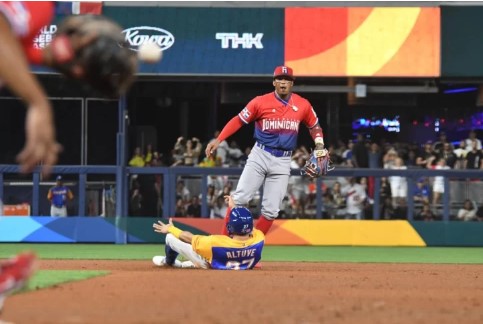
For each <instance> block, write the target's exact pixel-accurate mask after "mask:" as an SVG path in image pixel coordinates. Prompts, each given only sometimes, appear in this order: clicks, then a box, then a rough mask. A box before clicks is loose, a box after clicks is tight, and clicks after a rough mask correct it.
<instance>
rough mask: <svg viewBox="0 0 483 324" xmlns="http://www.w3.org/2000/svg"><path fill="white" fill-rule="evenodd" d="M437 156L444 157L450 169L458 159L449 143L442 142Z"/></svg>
mask: <svg viewBox="0 0 483 324" xmlns="http://www.w3.org/2000/svg"><path fill="white" fill-rule="evenodd" d="M438 157H439V158H442V159H445V161H446V165H447V166H449V167H450V168H451V169H453V168H454V166H455V164H456V161H457V160H458V157H457V156H456V154H455V153H454V152H453V145H451V144H450V143H444V144H443V149H442V150H441V151H440V153H439V154H438Z"/></svg>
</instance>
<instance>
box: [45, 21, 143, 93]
mask: <svg viewBox="0 0 483 324" xmlns="http://www.w3.org/2000/svg"><path fill="white" fill-rule="evenodd" d="M51 48H52V49H51V52H52V56H53V63H52V64H53V67H54V68H56V69H57V70H59V71H60V72H62V73H63V74H65V75H67V76H69V77H71V78H74V79H78V80H81V81H85V82H86V83H87V84H88V85H89V86H90V87H91V88H92V89H93V90H95V91H97V92H99V93H101V94H103V95H105V96H108V97H118V96H120V95H122V94H124V93H125V92H126V91H127V90H128V88H129V87H130V86H131V84H132V82H133V81H134V76H135V73H136V72H137V57H136V54H135V52H133V51H132V50H130V49H129V47H128V45H127V43H126V42H125V40H124V35H123V34H122V29H121V27H120V26H119V25H118V24H117V23H115V22H114V21H112V20H110V19H108V18H106V17H104V16H99V15H78V16H70V17H68V18H66V19H64V20H63V21H62V22H61V24H60V25H59V28H58V30H57V33H56V36H55V38H54V39H53V40H52V43H51Z"/></svg>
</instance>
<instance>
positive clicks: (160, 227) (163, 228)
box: [153, 218, 173, 234]
mask: <svg viewBox="0 0 483 324" xmlns="http://www.w3.org/2000/svg"><path fill="white" fill-rule="evenodd" d="M171 226H173V220H172V219H171V218H169V223H168V224H165V223H163V222H162V221H160V220H159V221H158V223H157V224H156V223H154V224H153V228H154V231H155V232H156V233H162V234H167V233H168V230H169V228H170V227H171Z"/></svg>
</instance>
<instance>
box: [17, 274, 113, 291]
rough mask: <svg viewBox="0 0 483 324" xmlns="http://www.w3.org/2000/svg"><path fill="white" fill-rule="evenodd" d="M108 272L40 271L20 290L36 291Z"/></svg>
mask: <svg viewBox="0 0 483 324" xmlns="http://www.w3.org/2000/svg"><path fill="white" fill-rule="evenodd" d="M108 273H109V271H96V270H82V271H78V270H41V271H38V272H36V273H35V274H34V275H33V276H32V278H30V280H29V282H28V284H27V286H26V287H25V288H24V289H23V290H22V291H26V290H37V289H42V288H45V287H49V286H54V285H59V284H62V283H65V282H70V281H78V280H85V279H89V278H92V277H97V276H103V275H106V274H108Z"/></svg>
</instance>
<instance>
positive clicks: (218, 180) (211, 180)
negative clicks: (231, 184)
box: [207, 174, 225, 196]
mask: <svg viewBox="0 0 483 324" xmlns="http://www.w3.org/2000/svg"><path fill="white" fill-rule="evenodd" d="M207 180H208V181H207V182H208V185H212V186H214V187H215V193H216V195H217V196H218V195H221V194H222V193H223V188H225V179H224V178H223V176H221V175H214V174H213V175H210V176H209V177H208V179H207Z"/></svg>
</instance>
